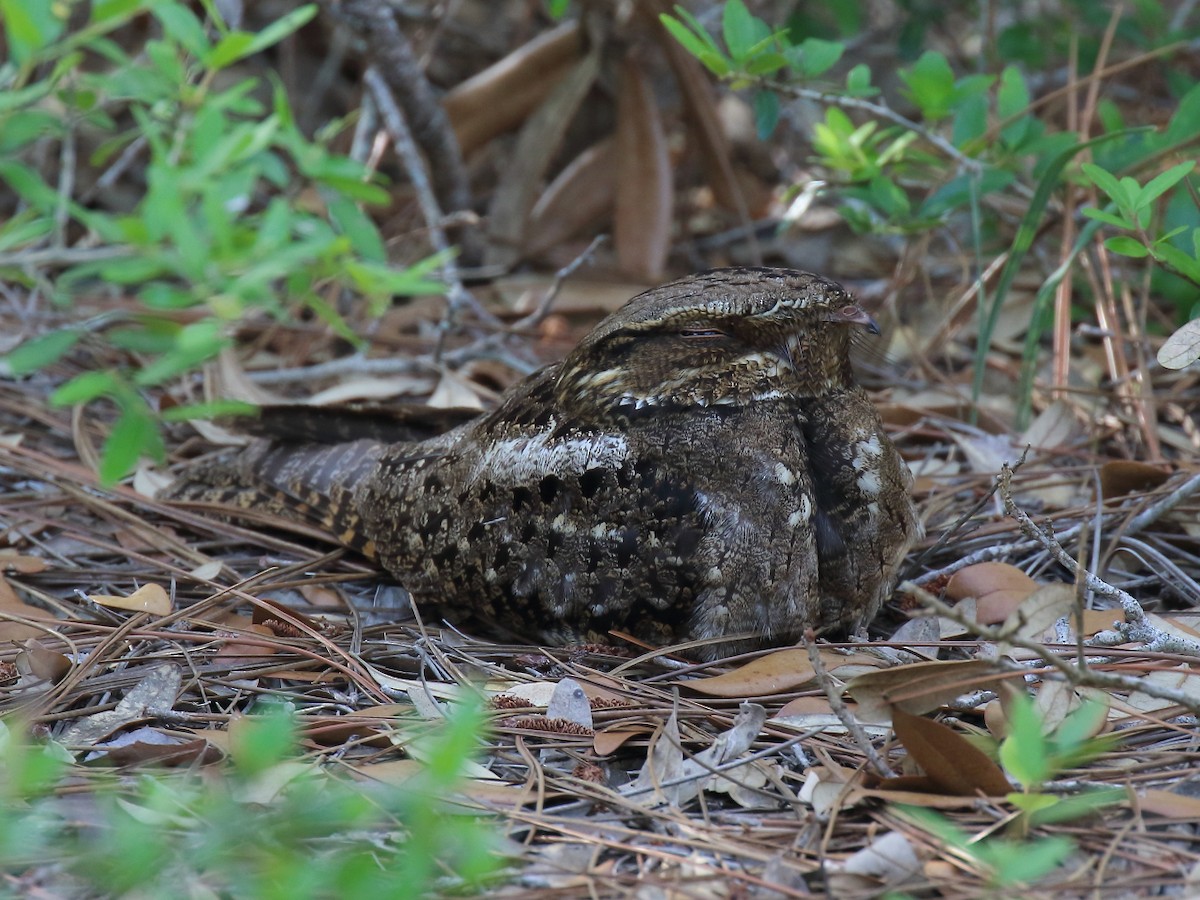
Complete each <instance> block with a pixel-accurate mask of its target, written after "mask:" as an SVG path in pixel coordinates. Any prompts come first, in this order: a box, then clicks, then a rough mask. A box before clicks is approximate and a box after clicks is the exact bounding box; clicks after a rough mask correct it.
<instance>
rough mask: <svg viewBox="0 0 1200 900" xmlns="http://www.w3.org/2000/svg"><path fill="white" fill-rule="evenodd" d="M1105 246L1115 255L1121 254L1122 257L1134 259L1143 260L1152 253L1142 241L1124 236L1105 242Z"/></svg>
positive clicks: (1111, 238)
mask: <svg viewBox="0 0 1200 900" xmlns="http://www.w3.org/2000/svg"><path fill="white" fill-rule="evenodd" d="M1104 246H1105V247H1107V248H1108V249H1109V250H1111V251H1112V252H1113V253H1119V254H1121V255H1122V256H1132V257H1133V258H1134V259H1141V258H1142V257H1144V256H1148V255H1149V253H1150V251H1149V250H1147V249H1146V245H1145V244H1143V243H1142V242H1141V241H1139V240H1137V239H1136V238H1131V237H1129V236H1128V235H1124V234H1120V235H1117V236H1116V237H1110V238H1109V239H1108V240H1106V241H1105V242H1104Z"/></svg>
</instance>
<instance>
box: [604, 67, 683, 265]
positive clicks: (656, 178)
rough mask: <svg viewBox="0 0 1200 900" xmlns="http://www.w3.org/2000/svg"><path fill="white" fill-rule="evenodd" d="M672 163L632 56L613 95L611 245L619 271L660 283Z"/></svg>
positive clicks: (668, 220)
mask: <svg viewBox="0 0 1200 900" xmlns="http://www.w3.org/2000/svg"><path fill="white" fill-rule="evenodd" d="M671 200H672V183H671V160H670V157H669V155H668V152H667V137H666V134H665V133H664V131H663V124H662V118H661V116H660V115H659V112H658V106H657V104H655V102H654V93H653V90H652V88H651V86H650V81H649V79H648V78H647V77H646V74H645V72H643V71H642V69H641V66H639V65H638V63H637V61H636V60H635V59H633V58H631V57H630V58H626V59H625V61H624V63H623V65H622V68H621V86H620V94H619V95H618V97H617V209H616V216H615V218H614V221H613V237H614V240H613V243H614V245H615V247H616V251H617V262H618V263H619V264H620V266H621V270H622V271H624V272H627V273H629V274H630V275H632V276H634V277H635V278H639V279H643V280H645V281H647V282H651V283H654V282H657V281H659V280H661V279H662V274H663V270H664V269H665V268H666V265H667V252H668V251H669V250H670V247H671V214H672V204H671Z"/></svg>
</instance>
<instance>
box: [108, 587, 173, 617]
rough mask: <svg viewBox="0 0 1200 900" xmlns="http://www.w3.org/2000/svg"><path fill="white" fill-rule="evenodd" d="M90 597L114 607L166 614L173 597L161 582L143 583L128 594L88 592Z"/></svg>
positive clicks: (160, 614) (156, 614)
mask: <svg viewBox="0 0 1200 900" xmlns="http://www.w3.org/2000/svg"><path fill="white" fill-rule="evenodd" d="M88 599H89V600H91V601H92V602H93V603H99V604H100V605H101V606H107V607H110V608H112V609H128V610H133V611H134V612H147V613H150V614H152V615H155V616H165V615H167V614H168V613H169V612H170V611H171V598H170V596H168V594H167V592H166V589H165V588H163V586H162V585H161V584H155V583H154V582H151V583H150V584H143V585H142V586H141V587H140V588H138V589H137V590H136V591H134V592H133V593H132V594H129V595H128V596H124V597H122V596H120V595H114V594H88Z"/></svg>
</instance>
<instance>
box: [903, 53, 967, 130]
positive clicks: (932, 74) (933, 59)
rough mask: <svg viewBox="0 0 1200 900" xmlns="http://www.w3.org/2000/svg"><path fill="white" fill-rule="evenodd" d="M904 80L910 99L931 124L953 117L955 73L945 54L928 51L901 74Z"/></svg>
mask: <svg viewBox="0 0 1200 900" xmlns="http://www.w3.org/2000/svg"><path fill="white" fill-rule="evenodd" d="M899 74H900V79H901V80H902V81H903V82H904V83H905V84H906V85H908V91H907V92H906V93H907V94H908V96H909V98H910V99H911V100H912V101H913V103H915V104H916V105H917V106H918V107H919V108H920V110H921V113H922V114H923V115H924V116H925V118H926V119H927V120H929V121H930V122H936V121H938V120H939V119H944V118H946V116H948V115H950V108H951V101H952V100H953V99H954V72H953V70H951V68H950V63H948V62H947V61H946V57H945V56H943V55H942V54H941V53H936V52H934V51H932V50H926V51H925V52H924V53H922V54H921V58H920V59H918V60H917V61H916V62H915V63H913V65H912V66H911V67H909V68H908V69H901V70H900V73H899Z"/></svg>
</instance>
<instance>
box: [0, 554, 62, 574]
mask: <svg viewBox="0 0 1200 900" xmlns="http://www.w3.org/2000/svg"><path fill="white" fill-rule="evenodd" d="M49 566H50V563H48V562H46V560H44V559H42V558H41V557H40V556H25V555H23V554H20V553H17V552H16V551H15V550H12V549H9V548H5V549H4V550H0V569H2V570H3V571H5V572H16V573H17V574H18V575H35V574H37V573H38V572H45V571H46V569H47V568H49Z"/></svg>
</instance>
